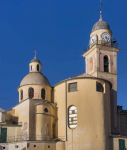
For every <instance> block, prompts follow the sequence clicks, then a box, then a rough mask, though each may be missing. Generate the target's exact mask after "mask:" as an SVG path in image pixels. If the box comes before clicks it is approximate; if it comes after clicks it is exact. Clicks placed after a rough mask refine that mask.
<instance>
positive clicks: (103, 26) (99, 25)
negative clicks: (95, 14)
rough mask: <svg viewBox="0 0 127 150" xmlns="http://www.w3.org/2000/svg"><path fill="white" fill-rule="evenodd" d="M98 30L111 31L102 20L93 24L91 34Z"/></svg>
mask: <svg viewBox="0 0 127 150" xmlns="http://www.w3.org/2000/svg"><path fill="white" fill-rule="evenodd" d="M100 29H108V30H110V31H111V29H110V26H109V24H108V23H107V22H105V21H104V20H102V19H99V21H97V22H96V23H95V24H94V26H93V28H92V32H94V31H96V30H100Z"/></svg>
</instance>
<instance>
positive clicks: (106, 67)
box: [104, 56, 109, 72]
mask: <svg viewBox="0 0 127 150" xmlns="http://www.w3.org/2000/svg"><path fill="white" fill-rule="evenodd" d="M104 72H109V59H108V56H104Z"/></svg>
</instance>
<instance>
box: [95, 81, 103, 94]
mask: <svg viewBox="0 0 127 150" xmlns="http://www.w3.org/2000/svg"><path fill="white" fill-rule="evenodd" d="M96 91H97V92H104V87H103V85H102V84H101V83H99V82H96Z"/></svg>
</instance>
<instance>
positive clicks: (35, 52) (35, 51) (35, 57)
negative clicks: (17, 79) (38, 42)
mask: <svg viewBox="0 0 127 150" xmlns="http://www.w3.org/2000/svg"><path fill="white" fill-rule="evenodd" d="M34 59H37V50H36V49H35V50H34Z"/></svg>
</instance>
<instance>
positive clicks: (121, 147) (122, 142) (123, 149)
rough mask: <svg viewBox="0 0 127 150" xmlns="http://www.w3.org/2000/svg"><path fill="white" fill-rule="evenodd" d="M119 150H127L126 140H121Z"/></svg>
mask: <svg viewBox="0 0 127 150" xmlns="http://www.w3.org/2000/svg"><path fill="white" fill-rule="evenodd" d="M119 150H125V140H123V139H119Z"/></svg>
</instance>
